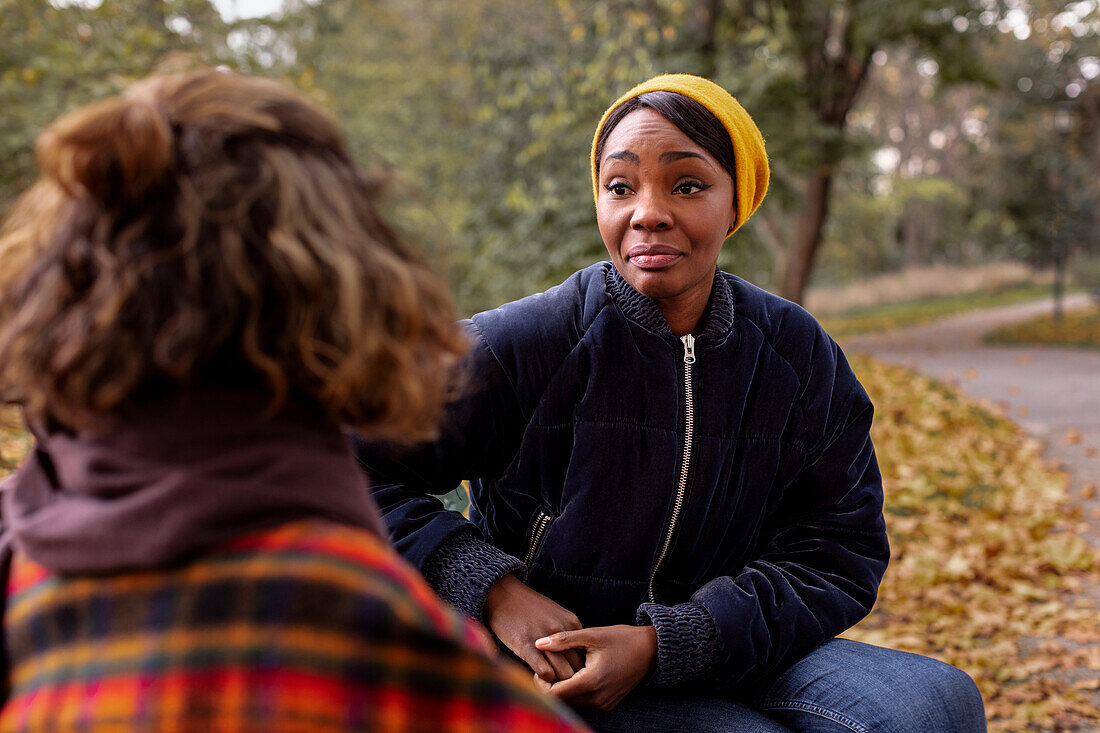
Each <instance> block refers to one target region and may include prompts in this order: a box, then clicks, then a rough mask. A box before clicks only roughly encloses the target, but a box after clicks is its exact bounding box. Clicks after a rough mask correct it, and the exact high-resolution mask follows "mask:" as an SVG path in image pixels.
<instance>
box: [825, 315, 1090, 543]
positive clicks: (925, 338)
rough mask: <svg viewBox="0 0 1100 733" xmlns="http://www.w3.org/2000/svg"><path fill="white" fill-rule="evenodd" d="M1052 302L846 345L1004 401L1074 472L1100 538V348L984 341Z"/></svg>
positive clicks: (1073, 490) (1076, 489)
mask: <svg viewBox="0 0 1100 733" xmlns="http://www.w3.org/2000/svg"><path fill="white" fill-rule="evenodd" d="M1088 302H1089V296H1088V295H1085V294H1078V295H1074V296H1070V297H1068V298H1067V299H1066V307H1067V308H1075V307H1083V306H1085V305H1087V304H1088ZM1050 308H1051V303H1050V300H1042V301H1036V302H1030V303H1021V304H1017V305H1011V306H1004V307H1000V308H992V309H989V310H984V311H978V312H976V313H966V314H963V315H960V316H955V317H952V318H949V319H947V320H944V321H940V322H938V323H934V324H931V325H927V326H918V327H914V328H907V329H901V330H898V331H892V332H888V333H880V334H870V335H867V336H859V337H853V338H850V339H847V340H843V339H842V340H841V345H842V346H843V347H844V349H845V351H850V352H859V351H863V352H867V353H869V354H871V355H873V356H875V357H877V358H879V359H882V360H883V361H887V362H891V363H894V364H900V365H902V366H907V367H909V368H911V369H914V370H916V371H918V372H921V373H923V374H927V375H929V376H932V377H938V378H940V379H943V380H945V381H948V382H951V383H953V384H955V385H957V386H958V387H959V388H960V389H962V390H963V391H964V392H966V393H967V394H968V395H970V396H972V397H976V398H979V399H984V400H988V401H989V402H990V403H992V404H995V405H999V406H1000V407H1002V408H1003V409H1004V411H1005V414H1007V415H1008V416H1009V417H1011V418H1012V419H1013V420H1015V421H1016V422H1017V423H1018V424H1019V425H1020V426H1021V427H1023V428H1024V429H1025V430H1027V431H1028V432H1029V433H1031V434H1032V435H1034V436H1036V437H1037V438H1039V439H1040V440H1042V441H1043V442H1044V444H1045V445H1046V446H1047V448H1046V456H1047V458H1048V459H1051V460H1055V461H1058V462H1060V463H1061V464H1062V466H1063V468H1065V469H1066V470H1067V471H1068V472H1069V474H1070V494H1071V496H1073V497H1074V498H1075V499H1076V500H1077V501H1078V502H1079V503H1080V504H1081V505H1082V509H1083V510H1084V516H1085V517H1086V518H1088V519H1090V520H1091V524H1092V531H1091V533H1090V535H1089V536H1088V539H1089V540H1090V541H1091V542H1093V543H1094V544H1096V545H1098V546H1100V516H1097V511H1098V510H1100V498H1092V499H1085V498H1081V491H1082V489H1084V487H1086V486H1087V485H1088V484H1093V485H1098V486H1100V353H1098V352H1095V351H1084V350H1074V349H1055V348H1040V347H1033V346H1028V347H1014V346H995V345H988V344H985V343H983V342H982V336H983V335H984V334H985V333H987V332H989V331H991V330H992V329H994V328H996V327H997V326H1000V325H1002V324H1005V323H1011V322H1013V321H1019V320H1024V319H1027V318H1030V317H1032V316H1036V315H1039V314H1042V313H1046V312H1049V311H1050ZM1086 493H1089V492H1087V491H1086ZM1098 493H1100V492H1098Z"/></svg>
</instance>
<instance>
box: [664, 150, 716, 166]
mask: <svg viewBox="0 0 1100 733" xmlns="http://www.w3.org/2000/svg"><path fill="white" fill-rule="evenodd" d="M684 158H698V159H699V160H701V161H703V162H704V163H706V164H707V165H710V161H709V160H707V159H706V158H704V157H703V156H702V155H699V153H693V152H692V151H690V150H670V151H668V152H666V153H661V154H660V155H659V156H657V162H658V163H661V164H666V163H675V162H676V161H677V160H683V159H684ZM710 167H711V168H713V167H714V166H713V165H710Z"/></svg>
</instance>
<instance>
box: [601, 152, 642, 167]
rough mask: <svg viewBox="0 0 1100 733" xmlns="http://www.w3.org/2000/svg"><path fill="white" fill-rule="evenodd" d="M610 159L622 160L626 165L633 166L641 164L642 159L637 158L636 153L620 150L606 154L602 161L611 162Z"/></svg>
mask: <svg viewBox="0 0 1100 733" xmlns="http://www.w3.org/2000/svg"><path fill="white" fill-rule="evenodd" d="M612 159H614V160H623V161H626V162H627V163H633V164H634V165H638V163H641V162H642V159H641V158H639V157H638V154H637V153H632V152H630V151H629V150H620V151H618V152H615V153H608V154H607V157H606V158H604V161H608V160H612Z"/></svg>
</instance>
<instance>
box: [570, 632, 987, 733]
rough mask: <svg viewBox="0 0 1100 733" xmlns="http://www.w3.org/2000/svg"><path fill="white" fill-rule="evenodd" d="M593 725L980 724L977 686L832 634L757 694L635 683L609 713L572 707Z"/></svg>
mask: <svg viewBox="0 0 1100 733" xmlns="http://www.w3.org/2000/svg"><path fill="white" fill-rule="evenodd" d="M577 712H579V713H580V714H581V716H582V717H583V718H584V719H585V720H586V721H587V722H588V724H589V725H591V726H592V727H593V728H594V729H595V730H597V731H601V733H602V732H603V731H643V733H660V732H661V731H675V732H676V733H689V732H690V733H696V732H698V733H708V732H710V731H714V732H715V733H717V732H718V731H722V732H723V733H725V732H729V731H745V732H746V733H747V732H748V731H753V732H759V733H789V731H800V732H802V733H852V732H853V731H855V732H856V733H870V732H871V731H881V732H882V733H887V732H888V733H956V732H957V733H972V732H974V731H984V730H985V708H984V706H983V705H982V696H981V694H980V693H979V692H978V687H977V685H975V684H974V681H973V680H971V679H970V677H969V676H967V674H966V673H965V672H963V671H961V670H959V669H956V668H955V667H952V666H951V665H949V664H944V663H943V662H938V661H936V660H935V659H930V658H929V657H922V656H920V655H918V654H909V653H908V652H899V651H895V650H893V649H883V648H881V647H877V646H871V645H869V644H861V643H859V642H856V641H849V640H847V639H833V640H832V641H829V642H826V643H825V644H823V645H822V646H820V647H819V648H817V649H816V650H815V651H813V652H811V653H810V654H808V655H807V656H806V657H805V658H804V659H802V660H801V661H800V662H797V663H796V664H794V665H793V666H792V667H791V668H790V669H788V670H787V671H786V672H784V673H783V674H782V675H781V676H780V677H779V679H778V680H776V682H775V684H773V685H772V686H771V687H770V688H769V689H768V690H767V692H766V693H764V694H763V695H762V696H760V697H759V698H758V699H755V700H752V701H747V702H746V701H738V700H736V699H734V698H732V697H730V698H726V697H720V696H717V695H714V694H711V695H706V694H698V693H694V694H693V693H690V692H682V691H680V692H671V691H663V690H647V689H644V688H640V689H638V690H635V691H634V692H632V693H631V694H630V695H628V696H627V697H626V698H625V699H624V700H623V701H622V702H621V703H619V705H618V707H616V708H615V709H614V710H612V711H610V712H608V713H601V712H598V711H594V710H585V709H581V710H578V711H577Z"/></svg>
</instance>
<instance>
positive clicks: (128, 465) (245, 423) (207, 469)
mask: <svg viewBox="0 0 1100 733" xmlns="http://www.w3.org/2000/svg"><path fill="white" fill-rule="evenodd" d="M263 407H264V403H263V400H262V399H261V398H260V397H258V396H256V395H251V394H241V393H237V392H233V391H230V390H211V391H203V392H185V393H179V394H176V395H174V396H172V397H168V398H164V399H159V400H155V401H151V402H148V403H143V404H141V405H139V406H137V407H131V408H129V409H127V410H125V411H123V412H122V413H121V414H119V415H118V416H117V417H115V418H113V419H111V421H110V422H104V424H103V427H102V429H101V430H93V431H88V432H82V433H78V434H73V433H65V432H59V431H48V430H38V431H36V438H37V445H36V447H35V450H34V452H33V453H32V454H31V456H30V457H29V458H28V459H27V461H26V462H25V463H24V465H23V466H22V467H21V468H20V469H19V470H18V471H17V472H16V473H15V474H13V475H12V476H11V477H9V478H8V479H7V480H6V481H5V482H4V484H3V485H2V488H3V492H2V493H3V519H4V524H5V533H6V534H9V536H10V537H11V538H12V540H13V541H14V549H15V550H16V551H17V552H24V553H26V554H27V555H28V556H29V557H30V558H31V559H32V560H34V561H35V562H37V563H39V564H41V565H43V566H45V567H47V568H49V569H50V570H52V571H54V572H62V573H108V572H119V571H124V570H142V569H154V568H160V567H163V566H165V565H169V564H171V563H174V562H177V561H182V560H185V559H188V558H190V557H191V556H193V555H195V554H197V553H199V552H201V551H203V550H207V549H209V548H212V547H214V546H216V545H219V544H221V543H224V542H226V541H228V540H231V539H233V538H234V537H237V536H239V535H241V534H244V533H246V532H253V531H258V530H262V529H266V528H270V527H275V526H278V525H280V524H283V523H286V522H289V521H294V520H300V519H304V518H309V517H314V518H321V519H329V520H332V521H335V522H339V523H341V524H347V525H351V526H354V527H360V528H363V529H367V530H369V531H370V532H372V533H374V534H376V535H378V536H379V537H381V538H383V539H384V538H385V537H386V532H385V530H384V529H383V528H382V525H381V523H380V520H379V518H378V512H377V509H376V507H375V505H374V502H373V500H372V499H371V498H370V495H369V493H368V492H366V491H364V490H363V484H362V477H361V475H360V474H359V472H358V469H357V467H356V465H355V462H354V459H353V457H352V456H351V453H350V450H349V448H348V445H347V441H346V439H345V437H344V435H343V434H342V433H341V431H340V430H339V428H338V427H337V426H335V425H332V424H328V423H327V422H326V421H325V420H324V418H323V417H322V416H321V415H318V414H315V413H313V412H311V411H309V410H306V409H304V408H301V407H295V406H291V407H288V408H287V409H286V410H284V411H283V412H282V413H281V414H280V415H279V416H277V417H274V418H271V419H262V418H261V413H262V411H263Z"/></svg>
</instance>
